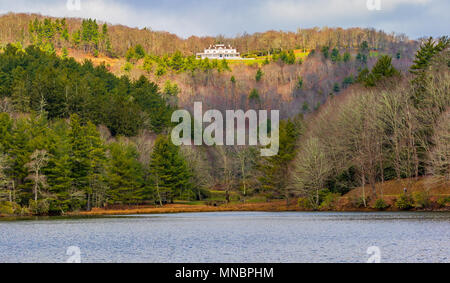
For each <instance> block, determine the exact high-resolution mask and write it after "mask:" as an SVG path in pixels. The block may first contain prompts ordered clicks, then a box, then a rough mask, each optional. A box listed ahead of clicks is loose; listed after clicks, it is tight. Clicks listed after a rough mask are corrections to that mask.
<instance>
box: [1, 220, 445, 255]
mask: <svg viewBox="0 0 450 283" xmlns="http://www.w3.org/2000/svg"><path fill="white" fill-rule="evenodd" d="M449 239H450V213H390V212H387V213H301V212H292V213H260V212H230V213H189V214H167V215H136V216H126V217H121V216H120V217H119V216H118V217H103V218H69V219H68V218H38V219H35V218H32V219H20V220H18V219H3V220H1V221H0V262H66V261H67V260H68V258H69V256H68V255H67V254H66V252H67V249H68V248H69V247H79V248H80V251H81V255H80V257H81V260H82V262H251V263H253V262H366V261H367V260H368V258H369V255H368V254H367V249H368V248H369V247H372V246H376V247H379V248H380V250H381V261H382V262H446V263H448V262H450V244H449Z"/></svg>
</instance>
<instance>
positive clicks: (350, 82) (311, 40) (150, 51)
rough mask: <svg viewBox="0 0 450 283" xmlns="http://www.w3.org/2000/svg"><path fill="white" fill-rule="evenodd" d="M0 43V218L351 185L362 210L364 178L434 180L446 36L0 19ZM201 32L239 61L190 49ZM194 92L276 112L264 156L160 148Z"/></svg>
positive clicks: (444, 135) (309, 195)
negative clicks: (212, 32) (214, 31)
mask: <svg viewBox="0 0 450 283" xmlns="http://www.w3.org/2000/svg"><path fill="white" fill-rule="evenodd" d="M271 36H273V37H271ZM0 39H1V42H0V45H1V49H0V214H38V215H39V214H65V213H67V212H68V211H78V210H90V209H92V208H93V207H105V206H110V205H136V204H150V205H151V204H153V205H154V204H159V205H163V204H164V203H169V202H175V201H180V200H181V201H200V202H204V201H205V199H206V201H219V202H220V201H222V202H232V201H242V202H245V201H247V200H249V199H252V200H254V201H261V200H263V201H266V200H269V201H270V200H273V199H283V200H286V202H287V203H289V200H291V199H292V198H293V197H295V198H298V197H301V199H300V204H301V205H305V207H307V208H308V209H321V208H324V209H332V205H333V203H334V200H335V199H336V195H342V194H345V193H346V192H348V191H349V190H351V189H352V188H355V187H358V186H362V187H363V192H364V193H363V195H362V196H361V198H358V199H357V200H355V203H356V205H358V204H361V205H364V206H366V207H367V206H368V204H369V201H370V200H371V201H373V202H374V201H380V202H382V201H383V199H382V196H381V199H378V198H379V197H380V196H379V195H377V193H376V190H375V187H376V183H377V182H381V183H383V182H384V181H387V180H393V179H397V180H402V179H403V178H420V177H423V176H430V177H431V180H433V181H435V182H438V183H440V184H443V186H446V185H447V183H448V182H449V179H450V174H449V168H450V166H449V163H448V162H449V160H450V157H449V155H448V154H449V152H448V144H449V141H448V125H449V122H448V119H449V107H450V101H449V95H448V93H449V81H450V80H449V78H450V77H449V66H450V64H449V60H450V59H449V46H450V41H449V39H448V38H447V37H442V38H440V39H432V38H430V39H428V40H426V41H424V42H423V43H422V44H421V46H420V48H417V43H416V42H414V41H410V40H408V39H407V38H405V37H403V36H393V35H386V34H385V33H383V32H375V31H373V30H368V29H366V30H364V29H349V30H342V29H334V30H331V29H321V30H317V29H313V30H300V31H298V32H297V33H284V32H267V33H264V34H254V35H244V36H238V37H236V38H234V39H221V38H195V37H193V38H189V39H180V38H178V37H176V36H174V35H170V34H167V33H160V32H152V31H149V30H136V29H130V28H127V27H123V26H111V25H107V24H101V23H98V22H97V21H95V20H91V19H90V20H77V19H51V18H48V17H42V16H37V15H23V14H8V15H6V16H3V17H1V18H0ZM216 41H223V42H225V43H228V42H227V41H229V43H231V44H233V45H235V46H237V47H238V48H240V49H241V50H240V51H242V52H243V53H245V52H247V51H248V52H249V53H252V54H247V55H248V56H253V57H254V59H255V60H252V61H251V62H250V63H249V64H247V63H246V62H242V61H240V62H233V61H228V60H223V61H218V60H207V59H205V60H196V59H195V57H194V56H192V52H194V51H198V50H201V49H202V48H204V47H205V46H207V45H209V44H210V43H214V42H216ZM196 44H198V46H197V45H196ZM166 45H167V46H166ZM416 51H417V52H416ZM253 53H254V54H253ZM73 54H75V55H78V56H79V57H76V56H72V55H73ZM74 57H75V58H74ZM86 57H88V58H95V59H99V61H94V62H93V61H91V60H83V59H85V58H86ZM112 58H114V59H112ZM108 60H114V61H113V62H114V64H109V63H108V62H109V61H108ZM102 61H106V62H105V63H102ZM194 101H202V102H203V104H204V105H205V108H204V109H203V110H207V109H206V108H214V109H218V110H229V109H236V110H237V109H244V110H245V109H256V110H258V109H267V110H271V109H279V110H280V112H281V114H282V118H283V121H282V122H281V123H280V127H279V128H280V144H279V145H280V151H279V154H278V155H277V156H273V157H268V158H265V157H261V156H260V155H259V154H258V150H255V148H254V147H245V146H235V147H233V146H231V147H221V146H213V147H207V146H200V147H181V148H179V147H176V146H174V145H173V143H172V142H171V141H170V135H169V133H170V130H171V127H172V124H171V123H170V117H171V114H172V112H173V110H174V109H175V108H177V107H178V108H183V109H189V108H190V107H191V106H192V104H193V102H194ZM301 114H308V115H307V116H306V118H305V116H304V115H301ZM367 184H369V185H370V186H371V188H372V190H371V192H372V194H371V196H370V197H371V199H369V196H368V193H367V194H366V192H365V190H364V188H365V186H366V185H367ZM405 197H407V196H405ZM404 201H410V199H405V200H404ZM445 201H446V200H445ZM408 203H409V202H408ZM219 204H220V203H219ZM408 207H409V206H408Z"/></svg>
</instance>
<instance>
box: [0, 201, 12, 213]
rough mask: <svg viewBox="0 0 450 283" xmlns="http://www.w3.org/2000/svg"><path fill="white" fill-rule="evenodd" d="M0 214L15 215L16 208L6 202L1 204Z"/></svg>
mask: <svg viewBox="0 0 450 283" xmlns="http://www.w3.org/2000/svg"><path fill="white" fill-rule="evenodd" d="M0 214H6V215H13V214H14V207H13V204H12V203H10V202H8V201H5V202H1V203H0Z"/></svg>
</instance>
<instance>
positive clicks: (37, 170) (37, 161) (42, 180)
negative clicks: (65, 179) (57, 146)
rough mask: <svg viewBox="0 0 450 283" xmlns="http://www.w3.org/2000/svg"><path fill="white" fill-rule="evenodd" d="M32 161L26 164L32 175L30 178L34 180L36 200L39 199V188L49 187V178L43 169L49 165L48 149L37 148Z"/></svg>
mask: <svg viewBox="0 0 450 283" xmlns="http://www.w3.org/2000/svg"><path fill="white" fill-rule="evenodd" d="M30 160H31V161H30V162H29V163H27V164H26V167H27V168H28V171H29V173H30V175H29V176H28V179H30V180H31V181H33V183H34V187H33V192H34V201H37V200H38V193H39V192H40V190H39V188H45V187H47V178H46V177H45V175H43V174H42V169H43V168H44V167H45V166H46V165H47V162H48V153H47V151H46V150H36V151H34V152H33V154H32V155H31V157H30Z"/></svg>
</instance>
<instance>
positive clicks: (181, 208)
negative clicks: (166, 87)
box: [0, 201, 450, 219]
mask: <svg viewBox="0 0 450 283" xmlns="http://www.w3.org/2000/svg"><path fill="white" fill-rule="evenodd" d="M202 212H205V213H207V212H450V207H444V208H439V209H411V210H400V209H396V208H392V207H391V208H389V209H386V210H378V209H375V208H371V207H367V208H341V209H332V210H305V209H301V208H300V207H298V205H296V204H293V203H292V204H290V205H289V206H286V202H284V201H281V202H268V203H247V204H244V203H242V204H229V205H222V206H208V205H187V204H169V205H164V206H162V207H160V206H131V207H129V208H123V209H99V208H95V209H93V210H91V211H79V212H70V213H67V214H65V215H58V216H44V217H50V218H52V217H95V216H127V215H144V214H177V213H202ZM11 217H12V218H14V217H40V216H29V215H28V216H14V215H0V219H1V218H11Z"/></svg>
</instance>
